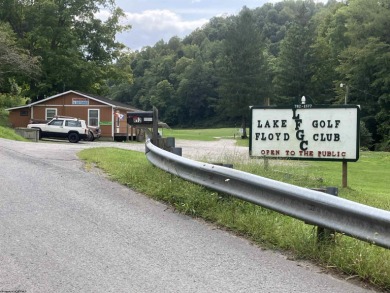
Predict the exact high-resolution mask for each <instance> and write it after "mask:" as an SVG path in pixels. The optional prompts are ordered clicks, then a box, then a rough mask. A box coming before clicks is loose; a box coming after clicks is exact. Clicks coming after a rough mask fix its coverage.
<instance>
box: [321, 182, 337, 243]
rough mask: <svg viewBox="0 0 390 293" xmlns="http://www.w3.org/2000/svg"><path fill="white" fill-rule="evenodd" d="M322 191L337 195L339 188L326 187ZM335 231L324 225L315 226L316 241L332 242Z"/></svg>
mask: <svg viewBox="0 0 390 293" xmlns="http://www.w3.org/2000/svg"><path fill="white" fill-rule="evenodd" d="M323 192H325V193H328V194H331V195H334V196H338V195H339V189H338V188H337V187H327V188H326V189H325V190H324V191H323ZM335 236H336V231H335V230H332V229H326V228H324V227H321V226H318V227H317V243H319V244H324V243H333V242H334V241H335Z"/></svg>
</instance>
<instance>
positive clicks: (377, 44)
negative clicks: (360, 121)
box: [337, 0, 390, 143]
mask: <svg viewBox="0 0 390 293" xmlns="http://www.w3.org/2000/svg"><path fill="white" fill-rule="evenodd" d="M339 13H340V14H342V15H343V16H344V17H345V24H344V27H345V28H346V31H345V33H344V35H345V37H346V38H347V39H348V40H349V42H350V43H349V45H348V47H346V48H345V49H344V50H343V51H342V53H341V54H340V65H339V66H338V67H337V72H338V73H339V74H340V76H341V77H342V81H343V82H344V83H347V84H348V85H349V95H348V103H353V104H358V105H361V108H362V115H363V117H366V118H365V120H366V122H367V128H368V129H369V131H370V132H372V134H373V138H374V140H375V142H376V143H378V142H379V141H383V140H387V141H388V140H389V130H390V127H389V126H388V125H389V124H390V112H389V102H388V100H389V92H390V67H389V64H390V37H389V34H388V33H387V31H388V29H387V28H388V25H389V15H390V8H389V3H388V1H376V0H354V1H350V3H349V5H348V6H346V7H345V8H344V9H342V10H340V12H339ZM342 97H343V94H342V93H340V96H339V100H340V101H342V100H343V99H342ZM369 117H371V118H370V119H369Z"/></svg>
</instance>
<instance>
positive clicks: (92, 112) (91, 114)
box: [88, 109, 100, 126]
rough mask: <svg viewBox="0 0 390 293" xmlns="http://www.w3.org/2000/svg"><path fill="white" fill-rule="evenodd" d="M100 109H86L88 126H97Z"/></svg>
mask: <svg viewBox="0 0 390 293" xmlns="http://www.w3.org/2000/svg"><path fill="white" fill-rule="evenodd" d="M99 122H100V110H99V109H88V126H99Z"/></svg>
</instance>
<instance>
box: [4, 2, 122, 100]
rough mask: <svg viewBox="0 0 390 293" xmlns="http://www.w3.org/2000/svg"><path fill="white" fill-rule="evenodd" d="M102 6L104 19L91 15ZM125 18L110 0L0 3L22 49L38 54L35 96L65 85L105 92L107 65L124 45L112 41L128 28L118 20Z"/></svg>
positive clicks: (109, 70)
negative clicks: (107, 13)
mask: <svg viewBox="0 0 390 293" xmlns="http://www.w3.org/2000/svg"><path fill="white" fill-rule="evenodd" d="M100 7H107V8H109V9H110V10H111V13H112V15H111V16H110V17H109V18H108V19H107V20H106V21H102V20H100V19H98V18H96V16H95V14H96V13H97V12H98V11H99V9H100ZM123 16H124V14H123V11H122V10H121V9H119V8H117V7H115V4H114V1H113V0H98V1H94V0H50V1H49V0H35V1H13V0H5V1H4V3H2V5H1V6H0V19H1V20H3V21H6V22H8V23H9V24H10V25H11V27H12V28H13V29H14V31H15V33H16V34H17V36H18V38H19V42H20V43H21V44H22V45H23V47H24V48H26V49H28V50H29V51H30V53H31V54H33V55H34V56H40V57H41V60H42V62H41V64H42V73H43V74H42V76H41V78H40V80H39V81H38V82H34V83H32V84H31V85H30V94H31V95H33V96H37V97H38V98H39V97H43V96H44V95H50V94H53V93H56V92H60V91H63V90H66V89H78V90H82V91H88V92H92V93H103V92H104V91H105V90H106V89H107V86H106V81H105V79H107V77H108V76H109V75H110V74H111V73H112V72H111V69H112V68H108V67H107V65H111V64H112V62H113V61H114V60H115V59H116V58H118V57H119V56H120V51H121V50H122V49H123V48H124V46H123V45H122V44H120V43H118V42H116V41H115V35H116V34H117V33H118V32H121V31H122V30H124V29H127V28H128V27H124V26H121V25H120V24H119V20H120V18H121V17H123Z"/></svg>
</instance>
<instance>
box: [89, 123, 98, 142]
mask: <svg viewBox="0 0 390 293" xmlns="http://www.w3.org/2000/svg"><path fill="white" fill-rule="evenodd" d="M88 130H89V132H88V137H87V138H86V140H88V141H94V140H95V139H97V138H99V137H100V135H101V130H100V127H99V126H88Z"/></svg>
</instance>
